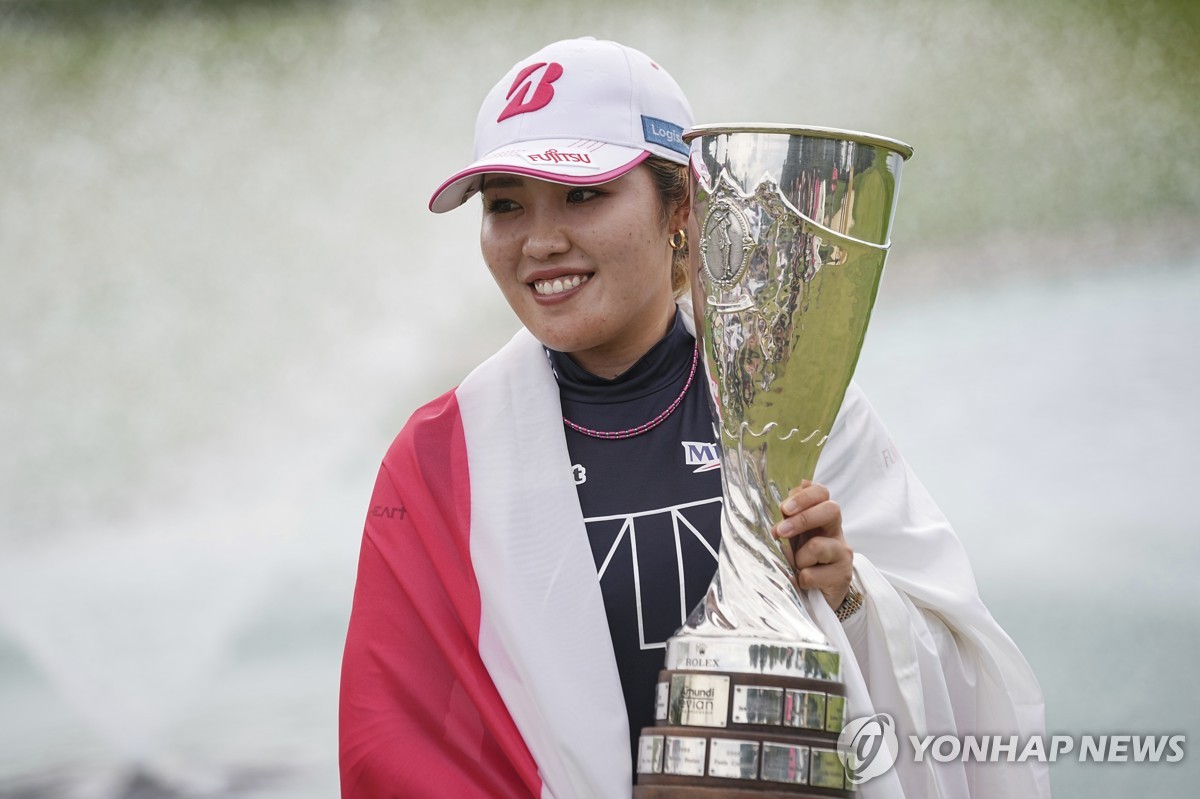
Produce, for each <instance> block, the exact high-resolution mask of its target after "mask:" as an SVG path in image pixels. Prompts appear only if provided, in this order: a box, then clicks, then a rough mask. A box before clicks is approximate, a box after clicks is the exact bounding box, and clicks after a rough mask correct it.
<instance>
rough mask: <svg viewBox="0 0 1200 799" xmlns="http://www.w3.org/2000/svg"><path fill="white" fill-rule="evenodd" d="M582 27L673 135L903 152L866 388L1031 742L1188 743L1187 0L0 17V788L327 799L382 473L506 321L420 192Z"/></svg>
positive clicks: (1191, 220) (1192, 418)
mask: <svg viewBox="0 0 1200 799" xmlns="http://www.w3.org/2000/svg"><path fill="white" fill-rule="evenodd" d="M584 34H591V35H596V36H599V37H602V38H615V39H618V40H620V41H624V42H626V43H628V44H632V45H634V46H637V47H639V48H641V49H644V50H646V51H647V52H649V53H651V54H653V55H654V56H655V57H656V58H657V59H658V60H659V61H661V62H662V63H663V64H664V65H665V66H666V67H667V68H668V69H669V70H670V71H671V72H672V73H673V74H674V75H675V76H676V78H677V79H679V81H680V82H681V83H682V84H683V86H684V88H685V90H686V91H687V92H688V93H689V95H690V97H691V99H692V102H693V105H694V107H695V110H696V116H697V119H698V120H699V121H703V122H721V121H739V120H755V121H773V122H799V123H807V124H817V125H826V126H834V127H846V128H853V129H860V130H866V131H870V132H874V133H880V134H884V135H888V136H894V137H896V138H900V139H903V140H905V141H908V142H909V143H911V144H913V145H914V147H915V148H916V151H917V155H916V157H915V159H914V160H913V161H912V162H911V163H910V164H909V166H908V168H907V170H906V172H905V176H904V187H903V191H902V198H901V204H900V208H899V212H898V215H897V224H896V234H895V241H894V247H893V254H892V256H891V260H890V262H889V265H888V275H887V277H886V278H885V281H884V287H883V290H882V292H881V298H880V301H879V304H878V307H877V316H876V320H875V322H874V323H873V327H872V331H871V333H870V334H869V335H868V338H867V345H866V348H865V350H864V355H863V359H862V362H861V364H860V367H859V372H858V379H859V381H860V382H861V383H862V384H863V385H864V387H865V388H866V389H867V391H868V393H869V394H870V396H871V397H872V399H873V401H874V402H875V404H876V406H877V408H878V409H879V410H880V412H881V414H882V415H883V417H884V419H885V420H886V421H887V422H888V423H889V426H890V427H891V428H892V431H893V433H894V435H895V437H896V439H897V441H898V443H899V445H900V447H901V448H902V449H903V450H904V451H905V453H906V454H907V456H908V457H909V459H910V460H911V461H913V462H914V463H915V465H916V468H917V470H918V472H919V473H920V474H921V475H922V477H923V479H924V481H925V482H926V483H927V484H928V485H929V487H930V489H931V490H932V492H933V494H934V496H935V497H936V498H937V499H938V500H939V502H940V503H941V504H942V506H943V508H944V509H945V510H946V511H947V512H948V514H949V515H950V517H951V519H952V520H953V521H954V522H955V524H956V526H957V527H958V529H959V532H960V535H961V536H962V538H963V540H964V543H965V545H966V547H967V549H968V551H969V552H970V553H971V555H972V558H973V562H974V564H975V567H976V571H977V576H978V579H979V583H980V587H981V591H982V593H983V595H984V598H985V599H986V600H987V601H988V602H989V605H990V607H991V609H992V611H993V614H994V615H996V616H997V618H998V619H999V620H1000V621H1001V623H1002V624H1003V625H1004V626H1005V627H1006V628H1007V629H1008V630H1009V632H1010V633H1011V634H1012V635H1013V637H1014V638H1015V639H1016V640H1017V641H1018V643H1019V644H1020V645H1021V646H1022V648H1023V650H1024V651H1025V653H1026V655H1027V657H1028V658H1029V659H1030V661H1031V662H1032V663H1033V664H1034V666H1035V668H1036V669H1037V671H1038V674H1039V676H1040V678H1041V680H1042V683H1043V687H1044V689H1045V692H1046V695H1047V700H1048V722H1049V727H1050V730H1051V731H1053V732H1058V733H1061V734H1069V735H1076V736H1078V735H1082V734H1105V733H1107V734H1119V733H1156V734H1162V733H1185V734H1187V735H1188V736H1189V741H1188V743H1189V745H1191V744H1192V741H1191V740H1190V739H1191V737H1192V735H1194V734H1195V733H1196V731H1197V729H1200V725H1198V724H1197V720H1198V719H1200V700H1197V699H1196V697H1195V693H1194V691H1192V690H1191V686H1192V685H1193V683H1194V679H1193V677H1192V673H1191V672H1192V670H1191V666H1190V664H1191V662H1193V661H1194V660H1195V658H1196V657H1197V656H1198V655H1200V621H1197V619H1198V618H1200V616H1198V614H1197V611H1198V610H1200V596H1198V594H1197V592H1196V590H1195V588H1194V587H1193V586H1194V582H1195V574H1196V573H1197V570H1198V569H1200V544H1197V533H1198V532H1200V530H1198V525H1197V522H1196V520H1195V513H1194V510H1193V509H1192V505H1191V503H1190V502H1189V500H1188V498H1189V494H1190V491H1191V490H1192V484H1193V483H1194V482H1195V478H1196V475H1197V470H1196V466H1195V453H1196V451H1197V447H1198V445H1200V423H1198V422H1197V420H1196V415H1195V410H1194V409H1195V408H1196V407H1197V406H1198V405H1200V374H1198V372H1197V365H1196V363H1197V359H1196V356H1195V354H1194V346H1193V341H1194V340H1196V338H1197V334H1198V333H1200V316H1198V315H1197V313H1196V311H1195V309H1196V307H1197V304H1198V303H1200V246H1198V244H1197V235H1196V233H1195V228H1196V225H1197V223H1198V222H1200V158H1198V155H1200V146H1198V145H1197V144H1196V137H1195V130H1196V129H1197V127H1196V126H1197V122H1198V121H1200V102H1198V101H1200V91H1198V90H1200V12H1198V11H1197V8H1196V7H1195V6H1194V5H1193V4H1191V3H1187V2H1178V3H1172V2H1165V1H1164V2H1145V1H1143V2H1131V3H1117V2H1086V1H1085V0H1067V1H1064V2H1055V3H1050V4H1039V3H1035V2H1032V0H1017V1H1016V2H998V1H997V2H977V3H947V2H934V0H906V1H905V2H898V1H897V0H849V1H848V2H842V3H836V4H833V3H815V2H764V3H755V4H728V3H719V2H694V3H690V4H687V5H686V6H678V5H677V4H676V5H670V6H668V5H665V4H660V5H655V6H647V5H643V4H642V3H639V2H624V1H622V0H618V1H617V2H608V3H604V4H583V3H548V2H542V1H541V0H528V1H527V2H520V3H515V4H488V3H483V2H478V1H474V2H472V1H468V2H460V3H433V2H419V3H402V2H382V1H380V2H368V0H358V1H357V2H339V3H332V2H331V3H321V2H315V1H314V2H308V3H295V2H293V3H272V2H233V0H226V1H225V2H200V1H199V0H195V1H194V2H174V3H172V2H159V3H137V2H132V1H130V2H124V3H110V2H99V0H97V1H96V2H82V0H81V2H54V1H53V0H42V1H41V2H37V1H33V2H29V1H23V2H13V0H0V278H2V282H0V285H2V287H3V288H2V290H0V445H2V448H3V453H4V454H3V457H2V458H0V796H4V797H41V796H79V797H97V799H100V798H101V797H103V798H104V799H108V797H160V796H203V797H218V796H220V797H225V796H237V797H268V796H280V797H301V798H303V797H324V796H331V795H335V794H336V791H337V776H336V754H335V745H336V689H337V671H338V665H339V660H340V647H341V641H342V636H343V634H344V629H345V622H346V617H347V613H348V609H349V601H350V594H351V590H352V586H353V579H354V564H355V559H356V557H357V548H358V541H359V534H360V530H361V523H362V518H363V516H364V514H365V510H366V508H365V503H366V501H367V498H368V496H369V491H370V488H371V485H372V482H373V479H374V473H375V469H376V467H377V464H378V461H379V458H380V457H381V456H382V453H383V451H384V449H385V447H386V445H387V444H388V442H389V441H390V439H391V437H392V435H394V433H395V432H396V431H397V430H398V429H399V427H400V426H401V425H402V424H403V422H404V420H405V419H406V418H407V416H408V414H409V413H410V412H411V411H412V410H413V408H414V407H416V405H418V404H419V403H420V402H422V401H423V400H425V399H428V398H430V397H432V396H433V395H435V394H436V393H440V392H441V391H443V390H445V389H447V388H449V387H450V386H452V385H454V384H455V383H456V382H457V381H458V380H460V379H461V378H462V376H463V375H464V374H465V373H466V372H467V371H468V370H469V369H470V367H471V366H473V365H474V364H475V363H477V362H478V361H479V360H481V359H482V358H483V357H485V356H486V355H487V354H489V353H490V352H491V351H493V350H494V349H495V348H496V347H497V346H498V345H499V344H500V343H501V342H502V341H504V340H505V339H506V338H507V337H508V335H510V334H511V332H512V331H513V330H514V329H515V322H514V320H513V318H512V317H511V315H510V314H509V312H508V310H507V308H506V306H505V305H504V304H503V302H502V300H501V299H500V297H499V294H498V292H496V290H495V289H494V287H493V286H492V285H491V283H490V279H489V278H488V276H487V274H486V270H485V269H484V268H483V266H482V264H481V262H480V260H479V256H478V251H477V244H476V236H477V226H478V211H477V210H475V209H474V208H473V207H469V208H468V209H466V210H462V211H459V212H458V213H455V214H449V215H446V216H437V217H435V216H432V215H430V214H429V213H428V212H427V211H426V210H425V203H426V202H427V199H428V195H429V192H430V191H431V189H432V188H433V187H434V186H436V185H437V184H438V183H439V182H440V180H441V179H442V178H443V177H444V176H445V174H446V173H447V172H449V171H450V170H452V169H453V168H455V167H457V166H459V165H460V164H461V163H463V162H464V160H465V159H467V158H468V157H469V154H470V148H471V137H472V127H473V122H474V115H475V110H476V108H477V107H478V103H479V101H480V100H481V98H482V96H483V94H484V93H485V92H486V90H487V89H488V88H489V87H490V85H491V83H492V82H493V81H494V80H495V79H496V78H497V76H499V75H500V74H501V73H502V72H503V71H504V70H505V69H506V68H507V67H508V66H509V65H510V64H511V63H512V62H514V61H515V60H516V59H518V58H520V57H522V56H524V55H526V54H527V53H528V52H531V51H533V50H534V49H535V48H537V47H539V46H540V45H542V44H544V43H545V42H547V41H551V40H553V39H556V38H563V37H567V36H574V35H584ZM1193 762H1194V757H1193V756H1192V755H1191V754H1190V753H1189V757H1188V758H1186V759H1185V761H1184V762H1183V763H1182V764H1175V765H1166V764H1157V765H1154V764H1126V765H1086V764H1074V763H1067V762H1060V763H1057V764H1055V766H1054V768H1053V770H1052V777H1053V780H1054V784H1055V787H1056V790H1057V792H1058V795H1060V796H1076V795H1079V796H1084V795H1086V796H1092V797H1124V796H1128V795H1130V794H1133V793H1135V792H1140V793H1144V792H1146V791H1147V789H1150V793H1152V794H1158V795H1170V794H1173V795H1182V794H1185V792H1187V790H1188V787H1189V786H1191V785H1192V784H1194V782H1195V780H1196V779H1197V777H1198V771H1197V769H1196V768H1195V766H1194V765H1192V763H1193Z"/></svg>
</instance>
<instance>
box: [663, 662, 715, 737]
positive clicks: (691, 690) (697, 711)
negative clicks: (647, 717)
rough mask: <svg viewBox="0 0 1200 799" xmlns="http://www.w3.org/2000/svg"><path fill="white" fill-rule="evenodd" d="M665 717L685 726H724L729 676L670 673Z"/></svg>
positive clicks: (672, 722)
mask: <svg viewBox="0 0 1200 799" xmlns="http://www.w3.org/2000/svg"><path fill="white" fill-rule="evenodd" d="M667 720H668V722H669V723H671V724H678V725H680V726H685V727H724V726H726V724H727V722H728V720H729V678H728V677H726V676H724V675H720V674H672V675H671V698H670V704H669V707H668V708H667Z"/></svg>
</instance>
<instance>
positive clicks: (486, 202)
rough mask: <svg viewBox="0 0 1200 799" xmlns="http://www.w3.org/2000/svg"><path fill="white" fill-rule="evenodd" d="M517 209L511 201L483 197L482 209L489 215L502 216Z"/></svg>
mask: <svg viewBox="0 0 1200 799" xmlns="http://www.w3.org/2000/svg"><path fill="white" fill-rule="evenodd" d="M516 207H517V204H516V203H515V202H513V201H512V200H509V199H506V198H504V197H484V198H483V208H484V210H485V211H487V212H488V213H489V214H503V213H507V212H508V211H512V210H514V209H515V208H516Z"/></svg>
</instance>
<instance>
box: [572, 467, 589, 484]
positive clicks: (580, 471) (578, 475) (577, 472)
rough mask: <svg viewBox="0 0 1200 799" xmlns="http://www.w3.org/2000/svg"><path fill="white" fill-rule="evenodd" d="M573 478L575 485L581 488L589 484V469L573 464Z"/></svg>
mask: <svg viewBox="0 0 1200 799" xmlns="http://www.w3.org/2000/svg"><path fill="white" fill-rule="evenodd" d="M571 476H572V477H574V478H575V485H577V486H581V485H583V484H584V483H586V482H587V469H585V468H583V464H582V463H573V464H571Z"/></svg>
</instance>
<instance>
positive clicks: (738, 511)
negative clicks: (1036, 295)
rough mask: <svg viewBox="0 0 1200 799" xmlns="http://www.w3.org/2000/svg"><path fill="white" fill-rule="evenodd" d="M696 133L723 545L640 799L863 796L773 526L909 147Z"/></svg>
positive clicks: (821, 654)
mask: <svg viewBox="0 0 1200 799" xmlns="http://www.w3.org/2000/svg"><path fill="white" fill-rule="evenodd" d="M685 139H686V140H687V141H688V142H689V143H690V146H691V167H692V188H693V213H694V214H695V218H696V219H697V220H698V225H699V233H700V235H699V242H698V246H697V245H694V246H696V247H697V249H698V250H699V259H698V260H699V262H700V263H699V266H698V269H696V270H695V271H694V272H693V281H692V296H693V309H694V313H695V321H696V336H697V339H698V340H699V341H700V346H701V351H702V353H703V359H704V368H705V374H706V375H707V377H708V381H709V394H710V397H711V400H712V407H713V419H714V427H715V432H716V436H717V441H718V446H719V449H720V453H721V465H722V466H721V472H722V474H721V484H722V491H723V499H724V505H723V508H722V511H721V551H720V556H719V558H718V564H717V572H716V575H715V576H714V577H713V581H712V584H711V585H710V586H709V589H708V593H707V594H706V596H705V598H704V599H703V600H702V601H701V602H700V604H699V605H697V606H696V608H695V609H694V610H693V611H692V613H691V614H690V616H689V617H688V620H687V622H686V623H685V625H684V626H683V628H682V629H680V630H679V631H678V632H677V633H676V634H675V635H674V636H673V637H672V638H671V639H670V640H669V641H668V642H667V651H666V663H665V667H664V670H663V671H662V673H661V675H660V678H659V683H658V688H657V701H656V708H655V719H656V724H655V726H654V727H647V728H645V729H643V730H642V733H641V737H640V739H639V745H638V757H637V763H636V771H637V786H636V787H635V789H634V797H635V799H682V797H706V796H708V797H714V799H715V797H722V799H743V798H744V799H752V798H753V799H766V798H769V797H776V796H788V797H796V796H805V797H818V796H820V797H829V796H844V797H849V796H853V786H852V785H851V784H850V782H849V780H848V779H847V778H846V772H845V768H844V766H843V764H842V761H841V759H840V758H839V756H838V752H837V736H838V733H839V732H840V731H841V729H842V726H843V724H844V722H845V707H846V699H845V696H846V690H845V686H844V685H843V683H842V682H841V679H840V675H841V654H840V653H839V652H838V651H837V650H836V649H835V648H834V647H833V646H832V645H831V644H830V643H829V641H828V640H827V638H826V637H825V635H824V633H822V632H821V630H820V629H819V628H818V626H817V625H816V623H814V622H813V620H812V614H811V612H810V610H809V608H808V606H807V605H806V599H805V598H804V597H802V596H801V595H800V593H799V592H798V591H797V589H796V587H795V583H794V580H793V575H792V568H791V565H790V558H789V557H788V553H785V552H784V550H783V549H782V548H781V544H780V542H779V541H777V540H775V539H774V538H773V537H772V535H771V532H770V531H771V528H772V527H773V526H774V525H775V523H776V522H778V521H779V519H780V518H781V517H780V512H779V510H778V509H779V504H780V502H781V501H782V500H783V498H784V497H785V496H786V495H787V493H788V492H789V491H790V490H791V489H792V488H794V487H796V486H798V485H800V483H801V481H802V480H805V479H812V477H813V474H814V472H815V471H816V464H817V459H818V457H819V456H820V453H821V445H822V444H824V442H825V439H826V438H827V437H828V434H829V430H830V428H831V427H832V426H833V421H834V418H835V417H836V415H837V412H838V409H839V408H840V407H841V404H842V399H843V397H844V396H845V393H846V388H847V386H848V385H849V383H850V378H851V375H852V374H853V373H854V367H855V364H856V363H857V361H858V354H859V352H860V350H861V348H862V342H863V337H864V335H865V334H866V329H867V323H868V321H869V319H870V315H871V308H872V306H873V305H874V301H875V295H876V293H877V291H878V288H879V279H880V276H881V274H882V271H883V264H884V260H885V258H886V256H887V251H888V246H889V232H890V229H891V225H892V218H893V214H894V208H895V202H896V196H897V190H898V188H899V183H900V171H901V167H902V165H903V162H904V161H905V160H906V159H907V158H909V157H910V156H911V155H912V149H911V148H910V147H908V145H906V144H903V143H901V142H898V141H894V140H892V139H887V138H883V137H879V136H872V135H868V134H862V133H854V132H850V131H841V130H834V129H830V128H814V127H797V126H787V125H704V126H698V127H696V128H693V129H692V130H691V131H690V132H689V133H688V134H686V135H685ZM694 230H695V228H693V231H694Z"/></svg>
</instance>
